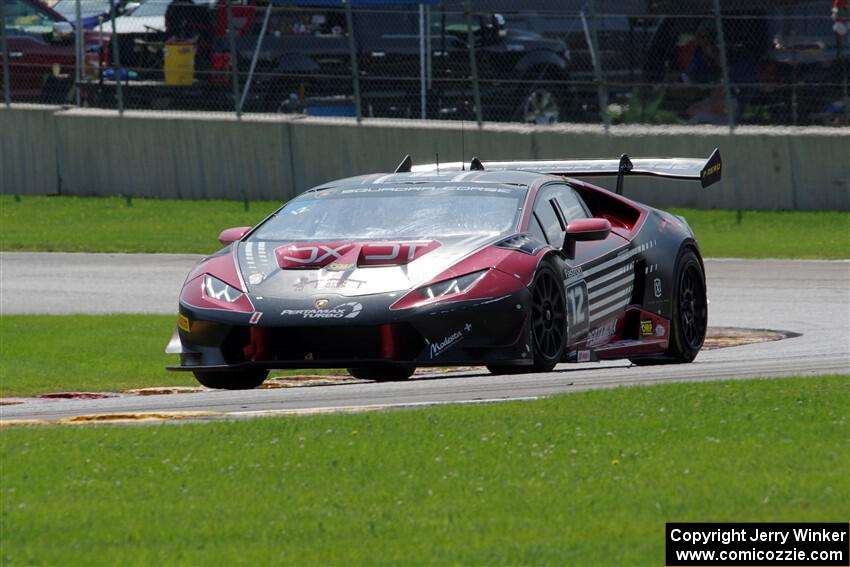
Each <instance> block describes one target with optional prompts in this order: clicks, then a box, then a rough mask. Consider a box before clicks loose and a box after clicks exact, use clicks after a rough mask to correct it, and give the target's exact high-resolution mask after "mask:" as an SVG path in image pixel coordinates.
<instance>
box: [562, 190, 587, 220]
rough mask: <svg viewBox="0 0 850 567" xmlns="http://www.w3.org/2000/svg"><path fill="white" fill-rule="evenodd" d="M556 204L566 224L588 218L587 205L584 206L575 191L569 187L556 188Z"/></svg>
mask: <svg viewBox="0 0 850 567" xmlns="http://www.w3.org/2000/svg"><path fill="white" fill-rule="evenodd" d="M558 204H559V205H560V206H561V212H562V213H563V214H564V218H565V220H566V221H567V224H569V223H570V222H571V221H573V220H575V219H586V218H590V211H589V210H588V208H587V205H585V204H584V201H582V200H581V197H579V196H578V193H576V192H575V189H573V188H572V187H570V186H569V185H559V186H558Z"/></svg>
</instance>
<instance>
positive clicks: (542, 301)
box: [487, 262, 567, 374]
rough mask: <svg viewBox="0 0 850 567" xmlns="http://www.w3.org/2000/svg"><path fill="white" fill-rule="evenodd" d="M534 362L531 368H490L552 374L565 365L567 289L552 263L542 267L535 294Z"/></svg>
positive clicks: (532, 321)
mask: <svg viewBox="0 0 850 567" xmlns="http://www.w3.org/2000/svg"><path fill="white" fill-rule="evenodd" d="M529 323H530V325H531V337H532V354H533V359H532V360H533V363H532V364H531V366H507V365H490V366H487V369H488V370H489V371H490V372H491V373H493V374H524V373H526V372H549V371H550V370H552V369H553V368H555V365H556V364H558V363H559V362H561V359H562V358H563V354H564V348H565V347H566V338H567V313H566V300H565V299H564V286H563V283H562V279H561V278H559V277H558V272H557V270H556V269H555V268H554V267H553V266H552V264H551V263H550V262H544V263H543V264H541V266H540V268H539V269H538V271H537V274H536V275H535V276H534V283H533V285H532V291H531V317H530V321H529Z"/></svg>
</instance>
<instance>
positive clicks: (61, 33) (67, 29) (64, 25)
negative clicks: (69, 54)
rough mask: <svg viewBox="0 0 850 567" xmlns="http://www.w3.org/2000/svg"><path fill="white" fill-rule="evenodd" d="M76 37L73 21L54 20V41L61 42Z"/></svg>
mask: <svg viewBox="0 0 850 567" xmlns="http://www.w3.org/2000/svg"><path fill="white" fill-rule="evenodd" d="M73 37H74V26H73V25H71V22H54V24H53V41H55V42H56V43H61V42H65V41H68V40H69V39H71V38H73Z"/></svg>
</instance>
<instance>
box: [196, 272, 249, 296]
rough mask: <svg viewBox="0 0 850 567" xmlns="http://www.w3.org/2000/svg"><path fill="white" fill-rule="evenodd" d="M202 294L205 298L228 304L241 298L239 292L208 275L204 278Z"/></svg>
mask: <svg viewBox="0 0 850 567" xmlns="http://www.w3.org/2000/svg"><path fill="white" fill-rule="evenodd" d="M204 293H205V294H206V296H207V297H211V298H212V299H218V300H219V301H227V302H228V303H233V302H234V301H236V300H237V299H239V298H240V297H242V292H241V291H239V290H238V289H236V288H235V287H233V286H230V285H227V284H226V283H224V282H223V281H221V280H220V279H218V278H216V277H213V276H211V275H209V274H207V275H206V276H204Z"/></svg>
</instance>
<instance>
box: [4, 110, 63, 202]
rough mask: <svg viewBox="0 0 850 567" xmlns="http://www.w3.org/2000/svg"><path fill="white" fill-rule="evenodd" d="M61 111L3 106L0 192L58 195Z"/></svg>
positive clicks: (59, 189)
mask: <svg viewBox="0 0 850 567" xmlns="http://www.w3.org/2000/svg"><path fill="white" fill-rule="evenodd" d="M59 110H61V108H60V107H56V106H36V105H16V106H14V107H13V108H11V109H6V108H5V107H0V193H13V194H17V195H55V194H57V193H59V192H60V191H61V183H62V182H61V177H60V175H59V167H58V163H57V157H58V154H59V153H60V152H61V151H62V148H61V147H60V146H59V144H58V141H57V138H56V113H57V112H58V111H59Z"/></svg>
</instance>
